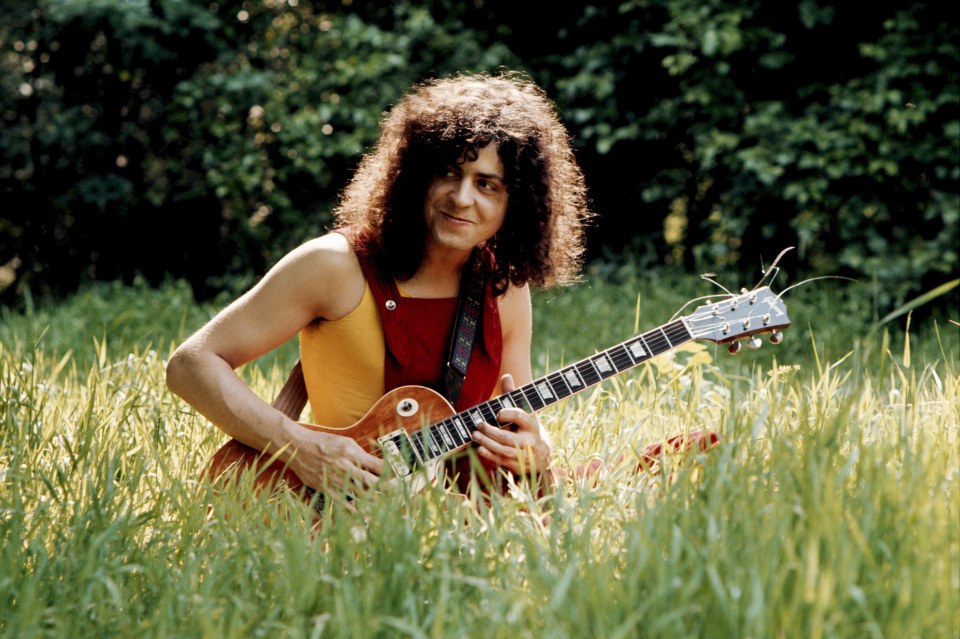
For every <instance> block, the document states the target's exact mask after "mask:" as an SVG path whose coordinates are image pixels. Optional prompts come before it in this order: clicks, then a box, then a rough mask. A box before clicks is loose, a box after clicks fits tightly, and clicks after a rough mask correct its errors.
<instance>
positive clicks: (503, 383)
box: [500, 373, 517, 393]
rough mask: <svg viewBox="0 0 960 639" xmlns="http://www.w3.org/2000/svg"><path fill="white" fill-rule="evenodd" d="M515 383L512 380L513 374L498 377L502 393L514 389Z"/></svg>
mask: <svg viewBox="0 0 960 639" xmlns="http://www.w3.org/2000/svg"><path fill="white" fill-rule="evenodd" d="M516 388H517V385H516V383H514V381H513V375H511V374H510V373H507V374H505V375H504V376H503V377H501V378H500V390H501V391H503V392H504V393H509V392H510V391H512V390H516Z"/></svg>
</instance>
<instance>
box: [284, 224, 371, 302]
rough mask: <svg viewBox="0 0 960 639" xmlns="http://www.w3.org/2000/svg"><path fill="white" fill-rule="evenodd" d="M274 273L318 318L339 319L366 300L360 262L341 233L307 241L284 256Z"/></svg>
mask: <svg viewBox="0 0 960 639" xmlns="http://www.w3.org/2000/svg"><path fill="white" fill-rule="evenodd" d="M274 271H276V275H277V276H278V277H280V278H282V279H283V280H285V281H286V282H288V283H289V285H290V286H291V287H292V288H293V289H294V291H295V292H296V294H297V295H299V296H300V297H301V299H302V300H303V301H304V302H305V303H306V304H307V305H309V306H311V307H312V308H313V310H314V312H315V316H316V317H323V318H325V319H331V320H333V319H339V318H341V317H343V316H345V315H347V314H349V313H350V311H352V310H353V309H354V308H356V307H357V305H359V304H360V299H361V298H362V297H363V289H364V277H363V271H362V270H361V269H360V262H359V261H358V260H357V256H356V255H355V254H354V252H353V249H352V248H351V247H350V244H349V243H348V242H347V240H346V238H345V237H343V236H342V235H340V234H339V233H328V234H326V235H323V236H321V237H318V238H314V239H312V240H309V241H307V242H304V243H303V244H301V245H300V246H298V247H297V248H295V249H294V250H292V251H290V253H288V254H287V255H286V256H284V258H283V259H282V260H280V262H279V263H277V265H276V266H275V267H274Z"/></svg>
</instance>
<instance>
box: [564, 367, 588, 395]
mask: <svg viewBox="0 0 960 639" xmlns="http://www.w3.org/2000/svg"><path fill="white" fill-rule="evenodd" d="M561 372H562V373H563V379H564V380H566V382H567V386H568V387H569V388H570V390H572V391H573V392H577V391H578V390H580V389H581V388H582V387H583V385H584V384H583V379H581V377H580V374H579V373H578V372H577V368H576V366H571V367H569V368H565V369H563V371H561Z"/></svg>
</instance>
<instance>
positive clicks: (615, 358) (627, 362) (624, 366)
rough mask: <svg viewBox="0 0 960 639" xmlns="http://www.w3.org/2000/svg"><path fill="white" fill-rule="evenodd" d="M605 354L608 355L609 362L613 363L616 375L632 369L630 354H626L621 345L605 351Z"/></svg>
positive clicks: (624, 348)
mask: <svg viewBox="0 0 960 639" xmlns="http://www.w3.org/2000/svg"><path fill="white" fill-rule="evenodd" d="M607 353H609V355H610V360H611V361H612V362H613V365H614V367H616V369H617V372H618V373H622V372H623V371H625V370H629V369H631V368H633V360H632V359H630V353H629V352H627V349H626V347H625V346H624V345H623V344H620V345H617V346H614V347H613V348H609V349H607Z"/></svg>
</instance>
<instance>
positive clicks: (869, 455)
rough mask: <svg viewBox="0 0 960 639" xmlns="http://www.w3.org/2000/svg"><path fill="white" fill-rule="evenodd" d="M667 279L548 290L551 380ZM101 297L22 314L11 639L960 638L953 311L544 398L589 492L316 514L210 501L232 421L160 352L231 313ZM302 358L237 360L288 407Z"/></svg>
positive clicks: (16, 347)
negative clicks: (210, 413) (212, 318)
mask: <svg viewBox="0 0 960 639" xmlns="http://www.w3.org/2000/svg"><path fill="white" fill-rule="evenodd" d="M655 284H656V283H654V285H650V284H649V283H642V282H640V283H638V282H637V281H636V280H634V279H630V280H629V281H627V282H626V283H624V284H618V285H613V284H609V283H600V282H594V283H592V284H591V287H590V288H587V287H581V288H580V289H570V290H568V291H564V292H563V293H559V294H551V295H550V296H549V297H541V298H538V299H537V300H536V302H535V304H536V308H535V312H536V314H537V317H538V319H537V330H536V338H535V339H536V342H537V347H536V350H537V352H536V354H535V360H536V364H537V366H538V368H539V369H540V372H546V370H552V369H555V368H557V367H559V366H560V365H561V364H562V363H563V362H568V363H569V362H571V361H573V360H574V359H577V358H579V357H582V356H584V355H586V354H589V353H590V352H593V351H594V350H596V349H600V348H605V347H607V346H610V345H612V344H614V343H616V342H618V341H621V340H623V339H626V338H627V337H628V336H629V335H630V334H631V331H632V330H633V327H634V325H635V324H639V328H640V329H641V330H645V329H649V328H652V327H653V326H655V325H657V324H661V323H663V322H665V321H666V320H667V319H669V315H670V314H671V313H672V312H673V310H675V308H676V306H677V305H678V304H679V303H682V301H683V299H682V298H683V294H684V292H683V291H676V290H669V291H668V293H666V294H664V297H668V296H669V297H670V299H662V300H658V299H654V298H653V296H652V295H651V296H650V298H649V299H648V297H647V293H646V291H650V290H654V291H656V290H658V289H657V288H656V286H655ZM661 284H662V283H661ZM667 288H668V289H669V288H670V287H667ZM638 289H640V290H639V291H638ZM103 291H106V292H107V295H106V297H108V298H109V297H112V298H113V301H111V300H110V299H106V300H105V299H104V297H105V296H104V295H103V294H94V293H90V294H88V296H87V297H81V298H78V299H75V300H73V301H72V303H70V304H67V305H64V306H63V307H61V308H60V309H59V310H56V309H49V310H43V311H35V312H34V314H32V315H31V316H29V317H18V316H10V315H8V316H6V317H4V326H3V327H0V335H2V337H3V341H2V346H0V420H2V421H0V435H2V440H0V441H2V443H0V631H2V633H3V634H4V636H9V637H39V636H46V637H108V636H120V637H129V636H137V637H172V636H187V637H199V636H210V637H258V636H270V637H277V636H282V637H351V638H352V637H455V636H471V637H472V636H477V637H479V636H483V637H504V638H506V637H510V638H515V637H528V638H531V639H532V638H540V637H644V636H650V637H687V636H705V637H758V638H761V637H898V638H899V637H922V638H926V637H955V636H956V635H957V632H958V629H960V616H958V615H960V613H958V610H960V594H958V593H960V520H958V517H960V515H958V513H960V497H958V490H960V474H958V469H960V461H958V444H960V442H958V430H960V426H958V425H960V399H958V396H957V394H958V386H960V369H958V353H960V347H958V338H957V327H955V326H953V325H950V324H944V323H936V324H934V322H933V321H930V322H928V323H926V324H925V325H922V326H916V325H915V326H913V327H912V328H911V333H909V334H907V333H903V332H902V331H900V330H898V329H894V330H893V331H892V332H887V333H884V332H873V333H871V332H869V322H868V321H863V320H862V319H861V320H860V321H859V322H858V321H856V318H852V317H844V318H842V319H839V320H837V321H836V322H834V323H832V325H829V326H828V325H826V323H821V322H817V321H816V320H818V319H823V318H826V317H828V316H833V315H836V314H837V313H838V312H839V311H843V310H844V308H847V309H849V308H851V307H854V306H856V304H857V303H858V302H856V300H854V299H850V300H848V301H846V302H844V303H843V304H840V303H837V300H836V298H830V297H829V296H826V297H825V299H818V298H817V296H816V295H813V296H810V297H808V298H798V300H797V301H796V302H794V303H792V304H791V306H790V312H791V316H792V317H793V318H794V327H793V328H792V329H790V331H789V332H788V341H787V342H786V343H785V344H784V345H783V346H782V347H780V348H778V349H776V350H774V349H773V348H772V347H764V348H763V349H761V350H760V351H757V352H755V353H749V354H747V355H746V357H744V356H743V355H741V356H739V357H738V358H736V359H735V358H731V357H729V356H728V355H727V354H726V352H725V349H723V348H715V347H713V346H712V345H707V346H691V347H690V348H687V349H683V350H681V351H678V352H675V353H673V354H672V355H670V356H665V357H661V358H660V359H658V360H657V361H656V362H654V363H652V364H650V365H646V366H641V367H639V368H638V369H635V370H634V371H632V372H630V373H627V374H624V375H621V376H619V377H618V378H616V379H615V380H611V381H610V382H607V383H605V384H604V385H603V386H601V387H598V388H596V389H593V390H591V391H588V392H587V393H585V394H583V395H581V396H578V397H576V398H572V399H570V400H568V401H566V402H564V403H562V404H561V405H559V406H557V407H554V408H552V409H549V410H548V411H546V412H545V413H544V414H543V415H542V418H543V420H544V422H545V423H546V425H547V426H548V428H549V429H550V430H551V432H552V434H553V438H554V443H555V447H556V453H557V454H556V458H557V465H558V467H560V468H574V467H576V466H577V465H579V464H583V463H586V462H588V461H590V460H591V459H594V458H600V459H603V460H604V461H605V464H606V469H607V470H606V471H605V472H604V473H602V474H601V475H600V477H599V479H597V480H596V481H586V480H582V479H579V480H576V479H575V480H570V481H568V482H567V483H564V484H562V485H561V486H560V487H559V489H558V490H557V491H556V492H555V493H554V494H553V495H552V496H548V497H544V498H540V499H538V498H537V497H536V496H535V495H533V494H531V493H530V492H529V491H528V490H526V489H525V487H524V486H522V485H521V486H519V487H518V490H517V491H516V492H515V494H514V495H513V496H512V497H510V498H494V499H492V500H490V501H489V503H487V502H479V503H464V502H461V501H460V500H452V499H450V498H449V496H447V495H445V494H444V493H443V492H442V491H440V490H436V489H428V490H427V491H425V492H424V493H420V494H417V495H411V494H409V493H408V492H406V491H403V490H393V491H389V492H386V493H383V494H380V495H377V496H375V497H370V498H366V499H360V500H358V501H357V502H356V504H357V508H356V512H350V511H348V510H346V509H343V508H335V509H334V511H333V514H332V519H331V520H328V521H326V522H325V523H324V525H322V526H320V527H319V528H312V527H311V524H312V521H311V519H310V517H309V513H307V512H306V511H305V510H304V509H303V508H302V507H301V506H300V504H299V502H297V501H296V499H295V498H293V497H291V496H288V495H279V496H274V497H273V498H268V497H269V496H267V495H264V494H261V495H257V496H254V495H253V494H252V493H251V490H250V485H249V484H242V485H241V486H239V487H238V488H237V489H236V491H235V492H233V493H231V494H230V495H229V496H223V495H217V494H215V493H214V492H213V490H212V488H211V486H210V484H209V482H207V481H206V480H205V479H203V469H204V465H205V463H206V460H207V459H208V457H209V456H210V455H211V454H212V453H213V451H214V450H216V448H217V447H218V446H219V445H220V444H221V443H222V440H223V437H222V435H221V434H220V433H219V432H218V431H217V430H216V429H214V428H213V427H211V426H210V425H209V424H208V423H206V422H205V420H203V419H202V418H200V417H198V416H197V415H196V413H195V412H193V411H192V410H191V409H189V408H188V407H187V406H185V405H184V404H183V403H182V402H181V401H180V400H178V399H177V398H175V397H173V396H172V395H170V393H169V392H168V391H167V390H166V388H165V385H164V381H163V363H164V358H165V357H166V356H167V355H168V354H169V350H170V347H171V345H172V344H173V343H175V342H176V341H178V340H179V339H180V338H182V337H183V335H184V334H185V332H188V331H190V330H193V328H195V327H196V326H198V325H199V323H200V322H202V321H203V320H204V319H205V318H206V317H209V315H210V313H212V312H213V310H214V309H213V308H209V309H208V308H199V307H196V306H193V305H191V304H190V303H189V300H188V299H185V298H184V297H183V295H184V291H183V289H181V288H179V287H167V288H165V289H164V290H161V291H148V290H144V289H139V290H133V291H131V290H129V289H121V288H110V289H103V290H102V291H101V293H102V292H103ZM638 292H639V293H640V318H639V319H637V318H636V309H637V294H638ZM688 293H690V294H691V296H692V295H695V294H696V293H695V292H688ZM674 298H677V299H674ZM131 304H137V305H138V306H137V308H136V309H132V308H131V307H130V305H131ZM124 313H126V315H124ZM118 316H119V317H124V316H125V317H126V318H127V319H126V320H125V321H122V322H119V323H117V322H114V321H112V320H111V321H107V322H106V324H107V327H106V329H105V330H104V329H100V328H96V327H98V326H101V325H102V324H103V323H104V322H105V319H104V318H105V317H118ZM90 327H93V328H90ZM908 338H909V341H908ZM908 343H909V347H908ZM284 357H286V358H289V357H290V352H289V351H287V352H285V353H282V354H281V355H280V356H278V357H276V358H274V359H271V360H269V361H267V362H265V363H263V364H262V365H253V366H248V367H246V368H245V369H244V370H243V371H242V374H243V375H244V376H245V377H246V378H247V379H248V381H249V382H250V383H251V384H252V385H253V386H254V387H255V388H256V389H257V390H258V392H260V393H262V394H263V395H264V396H270V395H272V394H273V393H275V392H276V390H277V389H278V388H279V386H280V384H281V383H282V381H283V374H284V372H285V371H284V367H285V366H286V365H288V364H289V362H287V361H286V360H285V359H284ZM293 357H295V354H294V355H293ZM704 429H709V430H714V431H717V432H718V433H719V434H720V436H721V439H722V445H721V446H719V447H718V448H716V449H714V450H712V451H710V452H709V453H706V454H692V455H686V456H666V457H665V458H664V459H663V460H662V464H663V472H662V473H661V474H659V475H657V476H650V475H646V474H640V475H637V474H635V473H634V472H633V466H634V464H633V463H626V464H619V465H618V464H617V460H619V459H626V460H627V461H628V462H635V461H636V459H637V454H638V452H639V450H641V449H642V447H643V446H644V445H646V444H648V443H651V442H655V441H659V440H662V439H664V438H666V437H669V436H671V435H673V434H676V433H680V432H685V431H694V430H704Z"/></svg>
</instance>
